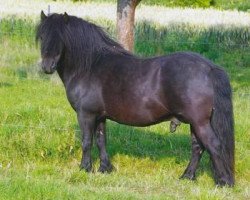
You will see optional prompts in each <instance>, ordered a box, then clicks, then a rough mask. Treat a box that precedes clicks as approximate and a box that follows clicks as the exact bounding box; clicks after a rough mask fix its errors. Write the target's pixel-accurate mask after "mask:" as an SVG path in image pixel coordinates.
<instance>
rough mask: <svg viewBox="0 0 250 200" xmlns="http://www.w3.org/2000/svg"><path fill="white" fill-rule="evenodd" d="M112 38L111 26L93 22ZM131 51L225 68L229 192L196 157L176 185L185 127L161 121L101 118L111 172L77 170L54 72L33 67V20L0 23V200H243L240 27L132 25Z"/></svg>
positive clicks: (244, 85)
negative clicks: (180, 53)
mask: <svg viewBox="0 0 250 200" xmlns="http://www.w3.org/2000/svg"><path fill="white" fill-rule="evenodd" d="M96 23H98V24H101V25H102V26H103V27H109V29H108V31H109V32H110V33H111V34H112V35H113V36H114V32H115V29H114V23H113V22H110V21H106V20H98V21H97V22H96ZM136 27H137V28H136V47H135V49H136V53H137V54H140V55H143V56H153V55H162V54H168V53H170V52H172V51H177V50H194V51H197V52H201V53H202V54H204V55H206V56H208V57H209V58H211V59H212V60H214V61H215V62H216V63H217V64H220V65H222V66H223V67H225V69H226V71H227V72H228V73H229V75H230V78H231V83H232V86H233V90H234V99H233V100H234V101H233V102H234V115H235V131H236V134H235V137H236V166H235V167H236V186H235V188H217V187H215V186H214V182H213V179H212V173H211V171H210V163H209V157H208V155H207V154H205V157H203V159H202V161H201V164H200V168H199V170H198V173H197V181H195V182H191V181H187V180H181V181H180V180H179V179H178V177H179V176H180V175H181V173H182V172H183V171H184V169H185V167H186V165H187V164H188V161H189V157H190V146H191V144H190V136H189V127H188V126H187V125H184V124H182V125H181V126H180V127H179V128H178V129H177V132H176V133H174V134H170V133H169V123H167V122H165V123H162V124H159V125H155V126H151V127H146V128H132V127H129V126H124V125H119V124H117V123H113V122H110V121H108V127H107V131H108V146H107V147H108V152H109V154H110V157H111V159H112V162H113V164H114V166H115V168H116V171H115V172H114V173H111V174H100V173H97V172H96V171H97V169H98V164H99V161H98V160H97V158H98V153H97V149H96V147H95V148H94V151H93V152H92V153H93V156H94V159H93V161H94V173H90V174H87V173H85V172H83V171H79V162H80V159H81V142H80V141H81V139H80V138H81V136H80V132H79V127H78V125H77V120H76V117H75V113H74V111H73V110H72V109H71V107H70V106H69V103H68V102H67V99H66V96H65V91H64V88H63V85H62V84H61V82H60V81H59V79H58V77H57V75H55V76H47V75H43V74H41V73H40V72H39V70H38V64H37V62H38V60H39V58H40V55H39V49H38V47H37V46H36V45H35V42H34V31H35V24H34V23H33V22H31V21H29V20H21V19H2V20H1V22H0V44H1V45H0V55H1V56H0V105H1V106H0V119H1V120H0V194H1V195H0V199H4V200H8V199H25V200H26V199H60V200H61V199H107V200H109V199H207V200H208V199H209V200H210V199H227V198H231V199H249V189H250V186H249V180H250V174H249V167H250V157H249V149H250V132H249V130H250V123H249V118H250V113H249V112H246V111H248V110H250V101H249V98H250V96H249V89H250V83H249V77H250V65H249V52H250V51H249V30H248V29H244V28H239V29H238V28H233V27H224V28H219V27H214V28H210V29H205V28H203V29H202V28H201V27H195V26H192V25H172V26H170V27H167V28H164V27H160V26H158V25H156V24H149V23H146V22H144V23H138V24H137V25H136Z"/></svg>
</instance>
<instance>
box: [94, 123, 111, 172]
mask: <svg viewBox="0 0 250 200" xmlns="http://www.w3.org/2000/svg"><path fill="white" fill-rule="evenodd" d="M96 144H97V147H98V149H99V155H100V167H99V169H98V171H99V172H102V173H105V172H111V171H112V169H113V166H112V164H111V163H110V160H109V157H108V154H107V151H106V126H105V121H104V122H101V123H100V124H99V125H98V127H97V130H96Z"/></svg>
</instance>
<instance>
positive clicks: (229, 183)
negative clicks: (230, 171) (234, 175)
mask: <svg viewBox="0 0 250 200" xmlns="http://www.w3.org/2000/svg"><path fill="white" fill-rule="evenodd" d="M216 185H217V186H219V187H224V186H228V187H233V186H234V181H230V180H224V179H220V180H216Z"/></svg>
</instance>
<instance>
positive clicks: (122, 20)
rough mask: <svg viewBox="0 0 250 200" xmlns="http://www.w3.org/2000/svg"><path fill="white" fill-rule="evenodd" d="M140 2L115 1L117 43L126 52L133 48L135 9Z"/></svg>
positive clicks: (129, 0) (134, 0) (135, 0)
mask: <svg viewBox="0 0 250 200" xmlns="http://www.w3.org/2000/svg"><path fill="white" fill-rule="evenodd" d="M140 1H141V0H117V24H116V27H117V36H118V41H119V42H120V43H121V44H122V45H123V47H124V48H125V49H127V50H128V51H133V48H134V21H135V8H136V6H137V5H138V4H139V2H140Z"/></svg>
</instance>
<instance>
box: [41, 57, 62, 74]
mask: <svg viewBox="0 0 250 200" xmlns="http://www.w3.org/2000/svg"><path fill="white" fill-rule="evenodd" d="M58 60H59V56H56V57H55V58H44V59H43V60H42V66H41V67H42V70H43V71H44V73H46V74H52V73H54V72H55V71H56V69H57V62H58Z"/></svg>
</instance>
